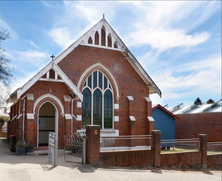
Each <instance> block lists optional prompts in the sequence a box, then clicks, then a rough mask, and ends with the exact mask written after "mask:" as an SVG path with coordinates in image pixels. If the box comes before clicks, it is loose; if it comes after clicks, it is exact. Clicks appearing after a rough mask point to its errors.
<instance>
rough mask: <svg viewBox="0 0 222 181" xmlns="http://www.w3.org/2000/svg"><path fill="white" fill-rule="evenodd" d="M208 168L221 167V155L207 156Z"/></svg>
mask: <svg viewBox="0 0 222 181" xmlns="http://www.w3.org/2000/svg"><path fill="white" fill-rule="evenodd" d="M207 166H208V167H221V166H222V154H215V155H207Z"/></svg>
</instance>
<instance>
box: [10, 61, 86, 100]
mask: <svg viewBox="0 0 222 181" xmlns="http://www.w3.org/2000/svg"><path fill="white" fill-rule="evenodd" d="M51 69H53V70H54V71H55V72H56V73H57V74H58V75H59V76H60V77H61V79H62V80H63V81H62V82H64V83H65V84H66V85H67V86H68V87H69V89H70V90H71V91H72V92H73V93H74V94H75V95H77V97H78V98H79V99H80V100H81V101H82V100H83V95H82V93H81V92H80V91H79V90H78V88H77V87H76V86H75V85H74V84H73V82H72V81H71V80H70V79H69V78H68V77H67V75H66V74H65V73H64V72H63V71H62V70H61V69H60V67H59V66H58V65H57V64H55V62H54V61H51V62H50V63H49V64H48V65H46V66H45V67H44V68H43V69H42V70H40V71H39V72H38V73H37V74H36V75H35V76H34V77H32V78H31V79H30V80H29V81H28V82H26V83H25V84H24V85H23V86H22V87H20V88H18V89H17V90H16V91H14V92H13V93H12V94H11V95H10V97H9V98H8V100H7V102H8V103H9V102H16V101H17V100H18V99H19V98H20V97H21V96H22V95H23V94H24V93H25V92H26V91H27V90H28V89H29V88H30V87H31V86H32V85H34V84H35V83H36V82H37V81H38V80H41V78H42V77H43V76H44V75H45V74H47V72H49V71H50V70H51ZM46 80H47V79H46ZM58 81H59V80H58Z"/></svg>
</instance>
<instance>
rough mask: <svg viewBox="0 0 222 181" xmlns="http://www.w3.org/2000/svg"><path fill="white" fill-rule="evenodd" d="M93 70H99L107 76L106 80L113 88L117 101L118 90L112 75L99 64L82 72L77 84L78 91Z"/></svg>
mask: <svg viewBox="0 0 222 181" xmlns="http://www.w3.org/2000/svg"><path fill="white" fill-rule="evenodd" d="M95 70H100V71H101V72H102V73H104V74H105V75H106V76H107V78H108V79H109V80H110V82H111V85H112V87H113V91H114V96H115V97H116V99H117V100H119V88H118V85H117V82H116V80H115V78H114V77H113V75H112V73H111V72H110V71H109V70H108V69H107V68H106V67H105V66H104V65H102V64H101V63H96V64H94V65H92V66H91V67H89V68H87V69H86V70H85V71H84V73H83V74H82V75H81V77H80V79H79V81H78V84H77V87H78V89H79V90H82V87H83V84H84V82H85V79H86V78H87V77H88V76H89V75H90V74H91V73H92V72H94V71H95Z"/></svg>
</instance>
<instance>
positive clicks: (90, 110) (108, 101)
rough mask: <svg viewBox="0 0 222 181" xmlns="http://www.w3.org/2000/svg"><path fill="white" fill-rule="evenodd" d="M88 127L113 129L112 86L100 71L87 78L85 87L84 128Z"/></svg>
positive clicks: (83, 105)
mask: <svg viewBox="0 0 222 181" xmlns="http://www.w3.org/2000/svg"><path fill="white" fill-rule="evenodd" d="M86 125H100V127H101V128H102V129H107V128H108V129H109V128H113V89H112V85H111V83H110V81H109V80H108V79H107V77H106V76H105V75H104V74H103V73H102V72H100V71H98V70H96V71H94V72H93V73H92V74H90V75H89V76H88V77H87V79H86V80H85V82H84V86H83V103H82V128H85V127H86Z"/></svg>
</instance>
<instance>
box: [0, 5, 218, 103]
mask: <svg viewBox="0 0 222 181" xmlns="http://www.w3.org/2000/svg"><path fill="white" fill-rule="evenodd" d="M103 13H105V17H106V20H107V21H108V22H109V23H110V25H111V26H112V27H113V29H114V30H115V31H116V33H117V34H118V35H119V36H120V38H121V39H122V40H123V41H124V43H125V44H126V46H128V48H129V49H130V50H131V52H132V53H133V54H134V56H135V57H136V58H137V60H138V61H139V62H140V63H141V65H142V66H143V67H144V69H145V70H146V71H147V73H148V74H149V75H150V76H151V78H152V79H153V80H154V82H155V83H156V84H157V86H158V87H159V88H160V89H161V91H162V98H159V96H158V95H152V96H151V99H152V100H153V103H154V104H158V103H159V104H162V105H165V104H168V105H169V107H173V106H176V105H177V104H180V103H184V104H185V105H190V104H193V102H194V101H195V99H196V98H197V97H200V99H201V100H202V102H206V101H207V100H208V99H210V98H211V99H213V100H215V101H218V100H219V99H221V1H194V2H192V1H172V2H170V1H163V2H161V1H157V2H154V1H151V2H149V1H142V2H137V1H123V2H118V1H110V2H105V1H104V2H103V1H95V2H89V1H0V29H1V30H3V29H8V30H9V32H10V36H11V38H10V39H8V40H6V41H3V42H2V45H1V46H3V47H4V48H5V49H6V53H5V56H6V57H7V58H8V59H10V61H11V62H10V66H12V67H13V68H14V70H13V75H14V77H15V79H13V80H12V84H11V91H13V90H15V89H16V88H18V87H21V86H22V85H23V84H24V83H25V82H26V81H27V80H29V79H30V78H31V77H32V76H33V75H35V74H36V73H37V72H38V71H39V70H40V69H42V68H43V67H44V66H45V65H46V64H47V63H48V62H50V61H51V58H50V55H52V54H53V55H55V56H57V55H59V54H60V53H61V52H62V51H63V50H65V49H66V48H67V47H68V46H69V45H71V44H72V43H73V42H74V41H75V40H76V39H78V38H79V37H80V36H81V35H83V34H84V33H85V32H86V31H88V30H89V29H90V28H91V27H92V26H93V25H95V24H96V23H97V22H98V21H99V20H100V19H102V16H103ZM1 89H3V86H2V85H1Z"/></svg>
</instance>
